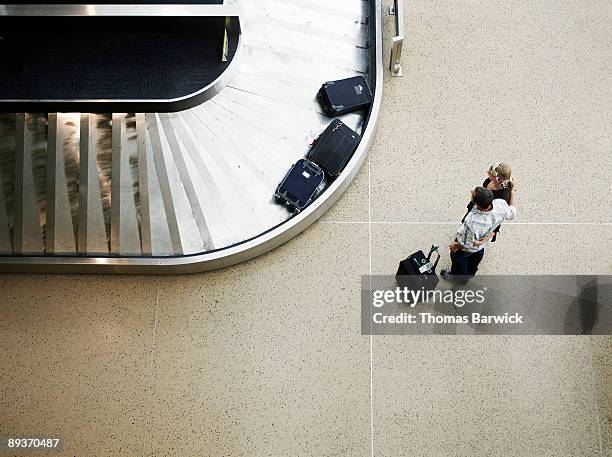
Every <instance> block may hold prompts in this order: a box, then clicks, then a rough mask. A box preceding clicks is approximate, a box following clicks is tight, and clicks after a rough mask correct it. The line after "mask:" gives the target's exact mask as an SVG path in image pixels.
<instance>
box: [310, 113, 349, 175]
mask: <svg viewBox="0 0 612 457" xmlns="http://www.w3.org/2000/svg"><path fill="white" fill-rule="evenodd" d="M358 145H359V134H358V133H357V132H355V131H354V130H353V129H351V128H350V127H349V126H347V125H346V124H344V122H342V121H341V120H340V119H334V120H333V121H332V122H331V123H330V124H329V125H328V126H327V128H326V129H325V130H324V131H323V133H321V135H320V136H319V138H317V139H316V140H315V141H314V143H313V144H312V147H311V148H310V152H308V158H309V159H310V160H312V161H313V162H316V163H318V164H319V165H321V167H323V169H324V170H325V171H326V172H327V174H328V175H330V176H333V177H336V176H338V175H339V174H340V173H342V170H344V167H345V166H346V164H347V163H348V162H349V160H351V157H352V156H353V153H354V152H355V149H357V146H358Z"/></svg>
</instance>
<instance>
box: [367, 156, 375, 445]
mask: <svg viewBox="0 0 612 457" xmlns="http://www.w3.org/2000/svg"><path fill="white" fill-rule="evenodd" d="M371 171H372V167H371V161H370V155H368V272H369V275H370V276H369V278H368V281H369V288H370V290H371V289H372V180H371V175H372V173H371ZM371 328H372V320H371V319H370V329H371ZM373 350H374V337H373V336H372V331H370V455H371V457H374V354H373Z"/></svg>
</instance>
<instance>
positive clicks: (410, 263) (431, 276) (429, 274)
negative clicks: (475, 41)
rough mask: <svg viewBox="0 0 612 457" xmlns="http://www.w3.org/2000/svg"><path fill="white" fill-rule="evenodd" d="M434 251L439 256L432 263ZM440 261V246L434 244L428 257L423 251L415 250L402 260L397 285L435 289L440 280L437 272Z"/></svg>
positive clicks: (396, 278) (398, 270)
mask: <svg viewBox="0 0 612 457" xmlns="http://www.w3.org/2000/svg"><path fill="white" fill-rule="evenodd" d="M434 252H435V253H436V254H437V256H438V257H437V258H436V261H435V262H434V263H432V262H431V256H432V254H433V253H434ZM439 261H440V253H439V252H438V246H435V245H432V246H431V249H430V250H429V254H428V255H427V257H425V254H423V251H417V252H415V253H414V254H412V255H410V256H409V257H408V258H407V259H404V260H402V261H401V262H400V264H399V267H398V269H397V274H396V275H395V281H396V283H397V285H398V286H400V287H407V288H409V289H421V288H424V289H425V290H433V289H435V288H436V286H437V285H438V282H439V281H440V278H438V275H437V274H436V267H437V266H438V262H439Z"/></svg>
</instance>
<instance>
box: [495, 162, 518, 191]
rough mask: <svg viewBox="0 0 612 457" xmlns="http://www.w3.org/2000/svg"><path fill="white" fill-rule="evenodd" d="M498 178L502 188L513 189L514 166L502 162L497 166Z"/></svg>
mask: <svg viewBox="0 0 612 457" xmlns="http://www.w3.org/2000/svg"><path fill="white" fill-rule="evenodd" d="M495 171H496V172H497V178H498V179H499V184H500V186H501V187H502V189H508V190H512V189H513V188H514V176H512V168H510V165H508V164H507V163H504V162H500V163H499V164H497V167H495Z"/></svg>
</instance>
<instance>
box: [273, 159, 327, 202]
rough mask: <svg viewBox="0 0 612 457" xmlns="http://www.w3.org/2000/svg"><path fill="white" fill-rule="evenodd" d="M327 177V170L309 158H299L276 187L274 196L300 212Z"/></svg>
mask: <svg viewBox="0 0 612 457" xmlns="http://www.w3.org/2000/svg"><path fill="white" fill-rule="evenodd" d="M324 178H325V172H324V171H323V169H322V168H321V167H320V166H318V165H317V164H316V163H314V162H311V161H310V160H308V159H300V160H298V161H297V162H296V163H295V164H294V165H293V166H292V167H291V169H290V170H289V172H288V173H287V175H285V177H284V179H283V180H282V182H281V183H280V184H279V185H278V187H277V188H276V192H275V193H274V196H275V197H276V198H277V199H278V200H280V201H282V202H284V203H285V204H287V205H288V206H289V208H290V209H291V210H292V211H294V212H296V213H299V212H300V211H302V210H303V209H304V208H305V207H306V206H308V204H309V203H310V202H311V201H312V199H313V198H314V196H315V195H316V193H317V190H318V189H319V186H320V185H321V183H322V182H323V179H324Z"/></svg>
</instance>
